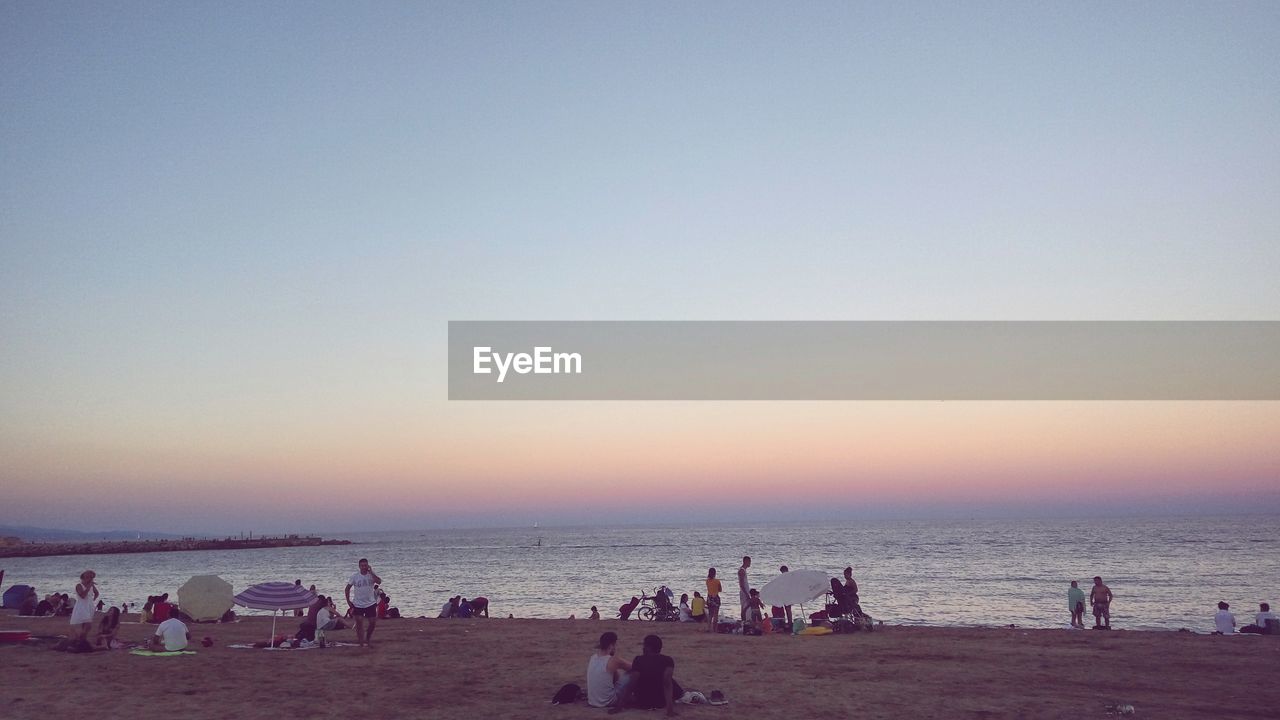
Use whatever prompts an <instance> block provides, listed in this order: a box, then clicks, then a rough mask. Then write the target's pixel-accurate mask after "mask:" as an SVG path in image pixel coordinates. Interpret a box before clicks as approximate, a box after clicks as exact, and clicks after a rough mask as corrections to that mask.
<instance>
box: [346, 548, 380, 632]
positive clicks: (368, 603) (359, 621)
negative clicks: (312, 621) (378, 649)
mask: <svg viewBox="0 0 1280 720" xmlns="http://www.w3.org/2000/svg"><path fill="white" fill-rule="evenodd" d="M381 584H382V578H380V577H378V575H377V573H375V572H374V571H373V567H372V566H370V565H369V560H368V558H360V571H359V572H357V573H353V574H352V575H351V578H350V579H349V580H348V581H347V587H346V589H345V590H343V594H344V595H345V596H346V599H347V606H348V607H350V608H351V614H352V616H353V617H354V618H355V621H356V644H357V645H358V646H360V647H372V646H373V642H372V641H373V628H374V626H375V625H376V624H377V622H378V596H377V594H376V589H375V586H376V585H381ZM353 589H354V590H355V595H354V597H353V596H352V593H351V591H352V590H353ZM366 622H368V624H369V626H368V629H367V630H366V628H365V623H366Z"/></svg>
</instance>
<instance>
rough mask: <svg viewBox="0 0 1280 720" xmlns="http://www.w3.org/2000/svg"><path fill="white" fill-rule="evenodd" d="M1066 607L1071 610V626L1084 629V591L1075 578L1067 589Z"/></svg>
mask: <svg viewBox="0 0 1280 720" xmlns="http://www.w3.org/2000/svg"><path fill="white" fill-rule="evenodd" d="M1067 609H1068V610H1070V611H1071V627H1073V628H1080V629H1081V630H1083V629H1084V591H1083V590H1081V589H1080V585H1079V584H1078V583H1076V581H1075V580H1072V581H1071V588H1070V589H1069V590H1067Z"/></svg>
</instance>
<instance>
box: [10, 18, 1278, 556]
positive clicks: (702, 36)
mask: <svg viewBox="0 0 1280 720" xmlns="http://www.w3.org/2000/svg"><path fill="white" fill-rule="evenodd" d="M1278 36H1280V3H1274V2H1254V3H1230V2H1224V3H1207V2H1206V3H1171V2H1155V3H1124V4H1115V3H1069V4H1067V3H1061V4H1056V5H1051V4H1040V3H987V2H983V3H847V2H837V3H808V4H805V5H803V6H801V7H789V6H787V5H785V4H782V3H777V4H772V5H770V4H754V3H725V4H721V3H680V4H675V3H672V4H666V3H644V4H634V5H624V4H618V3H586V2H559V3H491V2H481V3H457V4H441V3H417V2H406V3H377V4H371V5H367V6H361V5H351V4H347V3H215V4H205V5H200V4H185V5H174V4H171V3H122V4H119V5H114V6H113V5H111V4H98V3H65V2H51V3H31V2H11V1H7V0H0V158H3V162H0V524H23V525H43V526H51V527H64V528H74V529H82V530H97V529H107V528H137V529H143V530H154V531H174V532H201V533H204V532H209V533H219V532H239V531H241V530H254V531H259V532H265V531H297V530H314V531H355V530H378V529H399V528H419V527H422V528H426V527H437V526H462V525H524V524H532V523H533V522H535V521H538V522H541V523H543V524H552V523H623V522H655V521H661V520H669V521H672V522H677V521H678V522H685V521H708V522H709V521H733V520H760V519H783V520H786V519H812V518H843V517H862V516H879V515H891V516H904V517H913V516H935V515H948V516H968V515H977V514H1018V515H1037V514H1069V513H1096V512H1107V513H1115V512H1224V511H1242V510H1280V442H1278V440H1280V403H1274V402H1271V403H1267V402H1234V403H1231V402H1221V403H1214V402H1198V403H1169V402H1165V403H1160V402H1131V403H1122V402H1092V403H1052V402H1023V403H994V402H992V403H981V402H973V403H950V402H949V403H906V402H902V403H894V402H879V403H834V402H832V403H674V402H667V403H663V402H652V403H645V402H635V403H603V402H595V403H593V402H584V403H554V402H545V403H498V402H494V403H462V402H452V403H451V402H449V401H447V400H446V383H447V375H446V368H445V353H446V331H447V327H446V323H447V322H448V321H449V320H484V319H494V320H505V319H529V320H533V319H540V320H575V319H584V320H585V319H599V320H612V319H643V320H691V319H698V320H719V319H728V320H779V319H780V320H834V319H875V320H881V319H883V320H916V319H933V320H960V319H965V320H978V319H993V320H1003V319H1020V320H1061V319H1072V320H1094V319H1098V320H1110V319H1125V320H1129V319H1136V320H1180V319H1187V320H1192V319H1195V320H1212V319H1224V320H1225V319H1250V320H1280V282H1277V277H1278V276H1280V202H1277V198H1280V74H1278V73H1277V72H1276V68H1278V67H1280V43H1276V41H1275V38H1276V37H1278Z"/></svg>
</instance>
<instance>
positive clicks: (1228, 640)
mask: <svg viewBox="0 0 1280 720" xmlns="http://www.w3.org/2000/svg"><path fill="white" fill-rule="evenodd" d="M269 623H270V620H269V619H266V618H248V619H243V620H241V621H240V622H237V623H233V624H220V625H193V626H192V636H193V638H195V639H196V640H199V639H200V638H202V637H204V636H206V635H208V636H211V637H213V638H214V640H215V643H216V644H215V646H214V647H212V648H203V647H195V649H196V650H197V654H195V655H183V656H176V657H139V656H134V655H130V654H129V652H128V651H124V650H116V651H110V652H97V653H93V654H91V655H69V654H65V653H60V652H54V651H52V650H50V649H49V648H50V646H51V645H52V642H53V641H52V640H48V639H44V640H39V641H34V642H29V643H27V644H26V645H23V646H13V645H0V667H3V668H4V672H3V673H2V674H0V716H3V717H7V718H48V717H72V716H75V715H77V714H78V713H80V712H81V711H82V709H84V708H92V709H93V710H92V714H93V715H94V716H97V717H106V716H110V717H161V716H181V717H184V718H189V719H192V720H198V719H204V718H209V719H210V720H212V719H215V718H216V719H222V718H281V717H286V718H292V717H298V718H301V717H322V718H327V717H333V718H338V717H343V718H346V717H352V716H353V715H360V716H362V717H375V718H467V719H468V720H474V719H475V718H569V719H572V718H590V717H604V712H603V711H601V710H596V709H592V708H589V707H586V706H585V705H582V704H580V705H577V706H567V707H566V706H552V705H550V704H549V700H550V698H551V696H552V694H553V693H554V692H555V690H556V689H557V688H558V687H559V686H560V685H562V684H563V683H567V682H577V683H579V684H585V681H584V678H583V673H584V668H585V665H586V660H587V656H588V654H589V653H590V650H591V647H592V644H593V643H594V641H595V639H596V637H597V636H598V635H599V633H601V632H603V631H605V630H614V631H616V632H618V633H619V635H620V637H621V640H622V642H621V645H620V650H619V651H620V652H622V653H624V654H626V655H632V654H635V653H638V652H639V649H640V641H641V639H642V638H643V636H644V635H645V634H647V633H650V632H657V633H658V634H660V635H661V636H662V637H663V638H664V640H665V641H666V653H667V654H669V655H671V656H672V657H674V658H675V660H676V678H677V679H678V680H679V681H680V682H681V683H682V684H684V686H685V687H686V688H691V689H698V690H702V691H704V692H708V691H710V690H714V689H719V690H722V691H723V692H724V693H725V695H726V696H727V697H728V698H729V700H730V704H729V705H727V706H723V707H710V706H680V708H679V712H680V714H682V715H687V716H689V717H697V718H707V719H708V720H710V719H711V718H729V717H749V718H839V717H858V718H895V719H900V718H946V719H948V720H954V719H956V718H1090V717H1108V716H1109V712H1108V708H1109V706H1111V705H1113V704H1116V703H1123V704H1129V705H1133V706H1134V708H1135V709H1136V716H1137V717H1158V718H1275V717H1277V708H1280V686H1277V684H1276V683H1275V668H1276V667H1277V661H1280V638H1272V637H1265V638H1264V637H1220V636H1208V635H1195V634H1190V633H1178V632H1127V631H1123V630H1116V631H1112V632H1093V631H1067V630H1022V629H1016V628H999V629H995V628H991V629H967V628H922V627H889V626H887V627H884V628H882V629H881V630H879V631H877V632H874V633H870V634H854V635H832V636H825V637H811V638H795V637H790V636H783V635H774V636H765V637H741V636H731V635H716V636H709V635H706V634H703V633H700V632H698V631H697V628H696V627H693V626H688V625H678V624H666V623H646V622H638V621H631V622H618V621H598V622H591V621H587V620H576V621H570V620H506V619H497V618H495V619H491V620H480V619H477V620H470V621H456V620H422V619H404V620H390V621H384V622H382V623H380V624H379V626H378V630H377V634H376V636H375V640H376V641H377V646H376V647H374V648H372V649H362V648H357V647H333V648H327V649H324V650H319V649H316V650H278V651H269V650H252V649H235V648H230V647H227V646H228V645H230V644H233V643H251V642H254V641H260V640H265V639H266V637H267V635H268V634H269V627H268V626H269ZM294 626H295V622H294V621H293V619H292V618H289V619H287V620H286V621H284V624H282V626H281V627H287V628H290V629H292V628H293V627H294ZM154 627H155V626H143V625H138V624H132V623H130V624H125V625H123V626H122V628H121V634H120V636H121V638H122V639H124V640H134V641H141V640H144V639H145V638H146V637H147V636H148V635H149V634H150V633H152V632H154ZM12 629H25V630H30V631H31V632H32V633H33V634H35V635H36V636H44V637H46V638H47V637H50V636H56V635H63V634H66V632H67V629H68V625H67V621H66V619H65V618H26V617H23V618H19V617H16V616H14V615H13V614H12V613H8V612H6V613H5V614H4V615H3V616H0V630H12ZM330 638H331V640H336V641H338V642H344V641H352V640H353V632H352V631H349V630H348V631H339V632H337V633H332V634H331V636H330ZM627 716H640V717H660V716H661V713H660V712H658V711H654V712H643V711H635V710H630V711H627V712H626V713H625V714H624V715H623V717H627Z"/></svg>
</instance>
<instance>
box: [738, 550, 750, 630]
mask: <svg viewBox="0 0 1280 720" xmlns="http://www.w3.org/2000/svg"><path fill="white" fill-rule="evenodd" d="M750 567H751V558H750V557H749V556H747V555H743V556H742V566H741V567H739V568H738V605H740V606H741V608H742V612H741V614H740V616H739V619H740V620H742V621H743V622H746V621H747V607H748V606H749V605H750V604H751V584H750V583H749V582H748V581H747V570H748V569H749V568H750Z"/></svg>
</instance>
